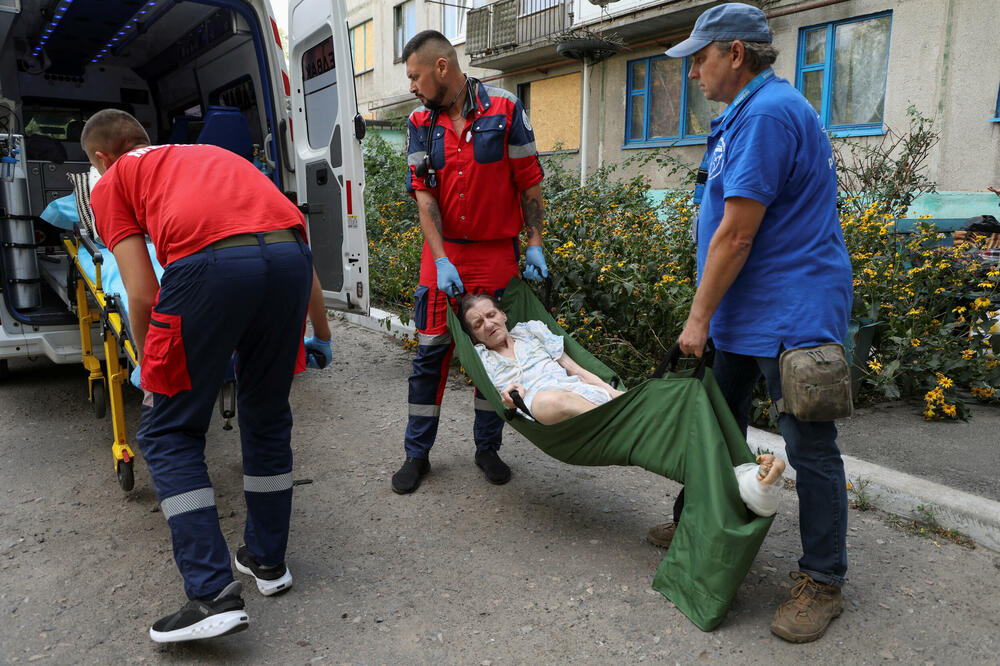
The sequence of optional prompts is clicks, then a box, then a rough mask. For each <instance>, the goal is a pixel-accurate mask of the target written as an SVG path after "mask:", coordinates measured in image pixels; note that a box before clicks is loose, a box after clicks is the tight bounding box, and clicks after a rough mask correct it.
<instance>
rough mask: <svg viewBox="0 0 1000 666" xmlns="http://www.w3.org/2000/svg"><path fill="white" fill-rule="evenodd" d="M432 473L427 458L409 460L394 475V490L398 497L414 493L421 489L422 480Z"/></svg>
mask: <svg viewBox="0 0 1000 666" xmlns="http://www.w3.org/2000/svg"><path fill="white" fill-rule="evenodd" d="M429 471H431V463H430V461H429V460H427V459H426V458H407V459H406V461H405V462H404V463H403V466H402V467H400V468H399V471H398V472H396V473H395V474H393V475H392V490H393V492H394V493H396V494H397V495H406V494H407V493H412V492H413V491H414V490H416V489H417V488H419V487H420V480H421V479H422V478H424V476H426V475H427V473H428V472H429Z"/></svg>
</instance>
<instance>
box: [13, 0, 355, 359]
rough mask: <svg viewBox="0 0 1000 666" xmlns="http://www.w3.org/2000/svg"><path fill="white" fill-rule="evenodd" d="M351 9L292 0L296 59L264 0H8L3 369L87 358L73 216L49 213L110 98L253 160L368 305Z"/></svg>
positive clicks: (319, 261) (155, 126) (345, 294)
mask: <svg viewBox="0 0 1000 666" xmlns="http://www.w3.org/2000/svg"><path fill="white" fill-rule="evenodd" d="M346 19H347V16H346V8H345V6H344V2H343V0H292V1H291V2H290V7H289V11H288V42H289V43H288V53H289V63H290V65H287V66H286V63H285V56H284V54H283V52H282V44H281V36H280V34H279V30H278V25H277V23H276V22H275V19H274V14H273V13H272V10H271V7H270V5H269V3H268V1H267V0H183V1H179V0H0V46H2V48H0V244H2V247H0V279H2V283H0V377H2V376H3V375H6V373H7V372H8V371H9V367H8V359H11V358H29V359H36V358H42V357H47V358H48V359H50V360H51V361H53V362H55V363H77V362H80V359H81V337H80V325H79V323H78V320H77V316H76V314H75V313H74V312H75V302H74V298H73V293H72V289H73V287H72V277H73V276H72V275H71V273H72V268H73V267H72V264H68V263H67V261H66V257H65V253H64V252H63V251H62V248H63V244H62V242H61V240H60V236H61V235H62V234H65V233H66V231H65V230H64V229H60V228H57V227H56V226H53V225H52V224H50V223H49V222H47V221H45V220H43V219H42V218H41V217H40V216H41V214H42V212H43V210H45V208H46V207H47V206H48V205H49V204H50V203H51V202H53V201H55V200H58V199H61V198H63V197H66V196H67V195H70V194H72V193H73V185H72V182H71V179H70V176H71V175H73V174H80V173H85V172H87V171H88V170H89V167H90V165H89V163H88V161H87V157H86V155H85V154H84V151H83V149H82V148H81V146H80V132H81V130H82V129H83V125H84V123H85V122H86V121H87V119H88V118H89V117H90V116H91V115H92V114H94V113H95V112H97V111H99V110H100V109H104V108H109V107H113V108H118V109H124V110H125V111H128V112H129V113H131V114H132V115H134V116H135V117H136V118H137V119H139V121H140V122H141V123H142V124H143V126H144V127H145V128H146V131H147V132H148V134H149V136H150V139H151V141H152V142H153V143H154V144H166V143H173V144H183V143H212V144H216V145H221V146H223V147H225V148H228V149H230V150H233V151H234V152H237V153H238V154H240V155H243V156H244V157H245V158H246V159H248V160H250V161H252V162H253V164H254V165H255V166H256V167H257V168H258V169H260V170H261V171H262V172H264V173H265V174H267V175H268V176H269V177H270V178H271V180H272V181H273V182H274V184H275V186H276V187H277V188H278V189H279V190H281V191H282V192H284V193H285V194H286V195H287V196H288V197H289V198H291V199H292V200H293V201H295V202H296V203H297V204H298V205H299V207H300V209H301V210H302V212H303V213H304V214H305V217H306V221H307V223H308V229H309V241H310V245H311V247H312V251H313V256H314V260H315V266H316V271H317V273H318V275H319V278H320V282H321V283H322V284H323V289H324V295H325V297H326V301H327V304H328V306H329V307H331V308H333V309H337V310H343V311H349V312H355V313H362V314H367V312H368V307H369V292H368V244H367V240H366V236H365V216H364V201H363V197H362V192H363V189H364V166H363V161H362V154H361V140H362V139H363V137H364V135H365V124H364V120H363V119H362V117H361V115H360V114H359V113H358V109H357V101H356V95H355V90H354V72H353V60H352V57H351V51H350V42H349V39H348V31H347V20H346ZM64 201H65V199H64ZM109 254H110V253H109ZM94 337H95V339H98V337H99V336H97V335H95V336H94Z"/></svg>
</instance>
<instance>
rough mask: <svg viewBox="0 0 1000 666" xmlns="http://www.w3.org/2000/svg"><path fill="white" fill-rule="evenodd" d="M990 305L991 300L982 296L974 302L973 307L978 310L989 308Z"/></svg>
mask: <svg viewBox="0 0 1000 666" xmlns="http://www.w3.org/2000/svg"><path fill="white" fill-rule="evenodd" d="M989 305H990V299H988V298H983V297H982V296H980V297H979V298H977V299H976V300H974V301H973V302H972V307H974V308H975V309H977V310H981V309H983V308H986V307H989Z"/></svg>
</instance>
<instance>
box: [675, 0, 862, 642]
mask: <svg viewBox="0 0 1000 666" xmlns="http://www.w3.org/2000/svg"><path fill="white" fill-rule="evenodd" d="M667 55H669V56H672V57H676V58H682V57H685V56H690V57H691V61H692V65H691V71H690V72H689V73H688V76H689V77H690V78H691V79H693V80H695V81H697V82H698V85H699V87H700V88H701V90H702V92H704V93H705V97H707V98H708V99H710V100H713V101H718V102H726V103H727V104H729V106H728V107H727V108H726V110H725V111H724V112H723V113H722V115H720V116H719V117H718V118H716V119H715V120H713V121H712V130H711V133H710V134H709V137H708V146H707V150H706V152H705V158H704V160H703V161H702V165H701V169H700V170H699V173H698V181H697V185H696V188H695V201H696V203H699V204H700V210H699V216H698V220H697V223H696V228H695V231H696V234H697V236H696V241H697V245H698V290H697V292H696V294H695V297H694V301H693V303H692V305H691V312H690V314H689V315H688V319H687V323H686V324H685V327H684V331H683V332H682V333H681V335H680V338H679V340H678V342H679V343H680V346H681V349H682V350H683V351H684V352H685V353H692V354H697V355H699V356H700V355H701V353H702V350H703V349H704V348H705V344H706V342H707V340H708V338H709V337H710V336H711V338H712V342H713V343H714V345H715V348H716V350H717V351H716V357H715V366H714V368H713V372H714V374H715V378H716V380H717V381H718V383H719V385H720V387H721V388H722V392H723V394H724V395H725V397H726V402H727V403H728V404H729V407H730V409H731V410H732V412H733V415H734V416H735V417H736V420H737V422H738V423H739V425H740V427H741V428H742V429H743V432H744V434H746V428H747V421H748V419H749V415H750V400H751V394H752V391H753V387H754V385H755V384H756V383H757V380H758V379H759V377H760V376H761V374H763V376H764V378H765V380H766V381H767V388H768V392H769V394H770V396H771V399H772V400H773V401H774V403H775V404H776V405H781V404H782V403H781V402H780V401H781V397H782V381H781V376H780V373H779V365H778V357H779V355H780V354H781V353H782V352H783V351H784V350H793V349H799V348H803V347H812V346H817V345H822V344H825V343H831V342H833V343H839V342H841V341H842V340H843V339H844V338H845V336H846V333H847V320H848V316H849V314H850V310H851V297H852V291H853V281H852V276H851V264H850V260H849V257H848V254H847V249H846V247H845V246H844V239H843V235H842V233H841V228H840V222H839V220H838V217H837V207H836V200H837V172H836V167H835V165H834V160H833V154H832V149H831V146H830V140H829V138H828V137H827V134H826V131H825V130H824V128H823V125H822V122H821V120H820V118H819V116H818V115H817V113H816V111H815V110H814V109H813V108H812V107H811V106H810V105H809V102H807V101H806V99H805V98H804V97H803V96H802V95H801V94H800V93H799V92H798V91H797V90H796V89H795V88H794V87H793V86H792V85H790V84H789V83H788V81H786V80H784V79H780V78H778V77H776V76H775V75H774V72H773V70H772V69H771V67H770V65H771V63H773V62H774V60H775V58H776V57H777V51H776V50H775V49H774V47H773V46H771V31H770V29H769V28H768V25H767V17H766V16H765V15H764V13H763V12H762V11H761V10H760V9H758V8H756V7H752V6H750V5H745V4H741V3H727V4H723V5H719V6H716V7H713V8H711V9H709V10H708V11H706V12H705V13H704V14H702V15H701V16H700V17H699V18H698V20H697V22H696V23H695V25H694V30H692V32H691V36H690V37H689V38H688V39H686V40H684V41H683V42H681V43H680V44H678V45H677V46H675V47H673V48H672V49H670V50H669V51H667ZM844 367H845V368H846V364H845V366H844ZM786 392H787V391H786ZM778 422H779V425H780V427H781V433H782V435H783V437H784V439H785V444H786V450H787V452H788V457H789V460H790V462H791V464H792V465H793V466H794V468H795V470H796V472H797V480H796V491H797V493H798V496H799V531H800V534H801V538H802V549H803V555H802V557H801V559H799V562H798V565H799V570H798V571H794V572H792V574H791V576H792V578H793V579H795V580H796V582H795V584H794V585H793V587H792V589H791V599H789V600H788V601H786V602H785V603H784V604H782V605H781V606H780V607H779V608H778V611H777V612H776V613H775V616H774V620H773V622H772V623H771V631H772V632H774V633H775V634H776V635H778V636H780V637H781V638H784V639H785V640H788V641H792V642H796V643H805V642H808V641H812V640H816V639H817V638H819V637H820V636H822V635H823V633H824V632H825V631H826V628H827V625H829V623H830V621H831V620H832V619H833V618H835V617H837V616H838V615H840V613H841V612H842V610H843V598H842V596H841V591H840V587H841V585H843V583H844V576H845V574H846V572H847V551H846V533H847V492H846V480H845V478H844V463H843V460H842V459H841V456H840V450H839V449H838V448H837V442H836V439H837V429H836V427H835V425H834V422H833V421H806V420H800V419H799V418H797V417H796V416H793V415H792V414H789V413H782V414H781V416H780V418H779V421H778Z"/></svg>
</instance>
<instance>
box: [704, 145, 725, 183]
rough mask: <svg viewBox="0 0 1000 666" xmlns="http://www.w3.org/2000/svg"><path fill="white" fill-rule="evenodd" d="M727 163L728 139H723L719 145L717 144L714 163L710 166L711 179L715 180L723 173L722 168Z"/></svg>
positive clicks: (713, 156) (710, 163)
mask: <svg viewBox="0 0 1000 666" xmlns="http://www.w3.org/2000/svg"><path fill="white" fill-rule="evenodd" d="M725 163H726V137H721V138H720V139H719V143H717V144H715V150H713V151H712V161H711V162H709V164H708V177H709V179H711V178H715V177H716V176H718V175H719V174H720V173H722V166H723V165H724V164H725Z"/></svg>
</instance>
